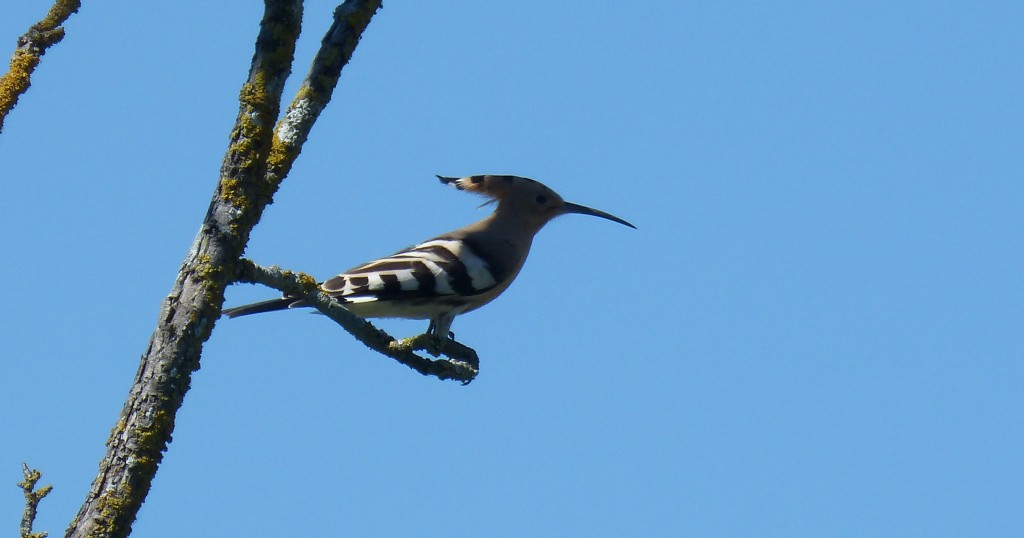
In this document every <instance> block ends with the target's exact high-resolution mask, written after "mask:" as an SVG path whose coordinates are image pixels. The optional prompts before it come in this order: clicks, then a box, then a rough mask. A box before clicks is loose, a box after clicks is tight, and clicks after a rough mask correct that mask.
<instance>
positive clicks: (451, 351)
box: [238, 260, 480, 385]
mask: <svg viewBox="0 0 1024 538" xmlns="http://www.w3.org/2000/svg"><path fill="white" fill-rule="evenodd" d="M238 281H239V282H249V283H254V284H263V285H264V286H269V287H271V288H274V289H277V290H280V291H281V292H282V293H285V294H287V295H289V296H294V297H299V298H302V299H303V300H305V301H306V302H307V303H309V304H310V306H312V307H314V308H316V309H317V310H319V311H320V312H321V313H323V314H324V315H326V316H327V317H329V318H331V319H332V320H333V321H334V322H335V323H337V324H338V325H341V326H342V328H344V329H345V330H346V331H348V332H350V333H351V334H352V335H353V336H355V337H356V339H358V340H359V341H360V342H362V343H363V344H365V345H366V347H368V348H370V349H372V350H374V351H376V352H378V353H381V354H383V355H385V356H388V357H391V358H392V359H395V360H396V361H398V362H400V363H402V364H404V365H406V366H408V367H409V368H412V369H413V370H416V371H417V372H419V373H421V374H423V375H426V376H431V375H432V376H434V377H437V378H438V379H442V380H444V379H455V380H458V381H462V383H463V384H464V385H465V384H468V383H469V382H470V381H473V379H474V378H475V377H476V375H477V373H478V371H479V368H480V359H479V358H477V354H476V351H474V350H473V349H472V348H469V347H466V346H464V345H462V344H460V343H458V342H455V341H452V340H447V341H446V342H445V343H444V346H443V347H441V348H440V349H438V339H437V338H436V337H434V336H431V335H426V334H421V335H419V336H416V337H413V338H408V339H405V340H396V339H395V338H394V337H393V336H391V335H389V334H388V333H386V332H384V331H382V330H380V329H378V328H376V327H374V326H373V324H371V323H370V322H368V321H366V320H365V319H363V318H361V317H359V316H356V315H355V314H353V313H352V312H349V311H348V310H346V309H345V307H344V306H342V305H341V303H339V302H338V301H336V300H334V299H332V298H331V297H330V296H329V295H327V294H326V293H324V292H323V291H321V290H320V287H319V286H318V285H317V283H316V280H315V279H313V277H311V276H309V275H306V274H303V273H293V272H291V271H286V270H282V269H280V268H278V267H260V266H259V265H256V264H254V263H252V262H251V261H249V260H242V264H241V266H240V267H239V270H238ZM419 350H425V351H427V352H429V353H431V354H432V355H434V356H435V357H436V356H437V355H438V354H443V355H445V356H447V357H449V358H450V359H452V360H444V359H439V360H431V359H428V358H426V357H421V356H419V355H417V354H416V353H414V352H415V351H419Z"/></svg>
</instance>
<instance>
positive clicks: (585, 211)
mask: <svg viewBox="0 0 1024 538" xmlns="http://www.w3.org/2000/svg"><path fill="white" fill-rule="evenodd" d="M562 213H579V214H580V215H593V216H595V217H601V218H602V219H608V220H610V221H612V222H618V223H619V224H622V225H625V226H629V227H630V228H633V229H634V230H635V229H636V226H633V225H632V224H630V223H628V222H626V221H625V220H622V219H620V218H619V217H616V216H615V215H612V214H611V213H605V212H604V211H600V210H597V209H594V208H592V207H587V206H585V205H580V204H574V203H572V202H566V203H565V205H563V206H562Z"/></svg>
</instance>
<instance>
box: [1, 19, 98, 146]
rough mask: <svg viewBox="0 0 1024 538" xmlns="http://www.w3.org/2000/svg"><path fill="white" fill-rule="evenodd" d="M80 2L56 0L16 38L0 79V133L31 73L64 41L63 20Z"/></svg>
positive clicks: (29, 82) (27, 83)
mask: <svg viewBox="0 0 1024 538" xmlns="http://www.w3.org/2000/svg"><path fill="white" fill-rule="evenodd" d="M81 5H82V2H81V1H80V0H56V1H55V2H54V3H53V5H52V6H50V11H49V12H48V13H47V14H46V17H45V18H43V20H41V21H39V22H37V23H35V24H33V25H32V26H31V27H30V28H29V29H28V32H25V35H23V36H21V37H19V38H18V48H16V49H14V54H13V55H12V56H11V66H10V70H9V71H8V72H7V73H6V74H4V76H3V77H0V132H3V130H4V119H6V118H7V114H8V113H9V112H10V111H11V110H13V109H14V106H15V105H17V104H18V98H19V97H21V95H22V94H24V93H25V92H26V91H28V87H29V86H31V85H32V72H33V71H35V70H36V66H38V65H39V62H40V61H42V57H43V54H46V49H48V48H50V47H51V46H53V45H56V44H57V43H60V41H61V40H62V39H64V27H63V26H61V25H62V24H64V21H66V20H68V17H70V16H71V14H72V13H75V12H77V11H78V8H79V7H81Z"/></svg>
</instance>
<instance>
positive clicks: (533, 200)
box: [223, 175, 636, 342]
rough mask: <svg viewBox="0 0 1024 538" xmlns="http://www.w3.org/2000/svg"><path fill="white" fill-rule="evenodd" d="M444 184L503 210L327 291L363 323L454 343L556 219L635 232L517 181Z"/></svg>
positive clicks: (331, 283)
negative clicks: (466, 320)
mask: <svg viewBox="0 0 1024 538" xmlns="http://www.w3.org/2000/svg"><path fill="white" fill-rule="evenodd" d="M437 178H438V179H440V180H441V183H443V184H445V185H451V186H453V187H455V188H456V189H458V190H461V191H468V192H472V193H476V194H480V195H483V196H485V197H487V198H490V200H489V201H488V202H487V203H485V205H487V204H490V203H495V202H496V203H497V207H496V208H495V209H494V212H493V213H491V215H490V216H488V217H487V218H485V219H483V220H481V221H479V222H475V223H473V224H470V225H469V226H466V227H465V228H460V229H458V230H455V231H452V232H449V233H446V234H442V235H439V236H437V237H435V238H433V239H430V240H428V241H425V242H423V243H420V244H418V245H415V246H413V247H409V248H407V249H405V250H400V251H398V252H396V253H394V254H392V255H390V256H388V257H386V258H381V259H379V260H374V261H371V262H369V263H365V264H363V265H360V266H357V267H354V268H352V269H349V270H348V271H345V272H344V273H341V274H340V275H337V276H335V277H332V278H329V279H327V280H326V281H325V282H324V283H323V284H321V286H320V287H321V289H323V291H324V292H325V293H327V294H328V295H330V296H331V297H333V298H334V299H336V300H337V301H338V302H340V303H341V304H342V306H344V307H345V308H346V309H348V310H349V311H351V312H352V313H353V314H355V315H357V316H360V317H364V318H406V319H429V320H430V326H429V328H428V329H427V334H432V335H434V336H435V337H437V338H438V339H439V341H441V342H443V341H444V338H446V337H451V336H450V331H451V326H452V321H453V320H454V319H455V316H458V315H460V314H465V313H466V312H470V311H472V310H476V309H477V308H480V307H481V306H484V305H485V304H487V303H489V302H491V301H493V300H494V299H495V298H496V297H497V296H499V295H501V293H502V292H503V291H505V290H506V289H508V287H509V285H510V284H512V281H513V280H515V278H516V276H518V275H519V271H520V270H521V269H522V268H523V264H524V263H525V262H526V256H527V255H528V254H529V253H530V245H531V244H532V243H533V237H534V235H536V234H537V232H539V231H540V229H541V228H543V227H544V225H545V224H547V223H548V222H549V221H551V219H553V218H555V217H557V216H560V215H566V214H569V213H577V214H581V215H592V216H595V217H601V218H603V219H608V220H610V221H613V222H617V223H619V224H623V225H625V226H629V227H630V228H634V229H635V228H636V226H633V225H632V224H630V223H628V222H626V221H625V220H622V219H620V218H619V217H616V216H614V215H611V214H609V213H605V212H604V211H599V210H597V209H592V208H589V207H586V206H582V205H579V204H574V203H571V202H566V201H565V200H563V199H562V197H561V196H559V195H558V194H557V193H556V192H555V191H553V190H551V189H549V188H548V187H546V186H545V185H543V184H541V183H540V182H538V181H534V180H532V179H528V178H525V177H517V176H491V175H483V176H469V177H462V178H454V177H444V176H437ZM302 306H309V305H308V304H306V303H305V302H304V301H302V300H301V299H298V298H294V297H288V296H285V297H283V298H280V299H272V300H269V301H263V302H259V303H253V304H248V305H243V306H238V307H235V308H228V309H225V310H224V312H223V313H224V315H226V316H228V317H229V318H235V317H238V316H246V315H249V314H258V313H262V312H271V311H275V310H284V309H286V308H296V307H302Z"/></svg>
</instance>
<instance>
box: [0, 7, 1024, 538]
mask: <svg viewBox="0 0 1024 538" xmlns="http://www.w3.org/2000/svg"><path fill="white" fill-rule="evenodd" d="M48 5H49V4H48V1H45V0H22V1H17V2H7V5H5V7H4V9H3V12H4V13H3V17H0V43H2V47H0V53H2V55H3V56H4V57H7V56H8V55H9V54H10V52H11V50H13V46H14V43H15V39H16V38H17V36H18V35H21V33H23V32H24V31H25V29H26V28H27V27H28V26H29V25H30V24H31V23H32V22H34V21H36V20H38V19H39V18H41V17H42V15H43V14H44V13H45V11H46V9H47V7H48ZM333 6H334V4H333V3H331V2H323V1H311V2H307V7H306V19H305V24H304V33H303V36H302V41H301V44H300V49H299V51H298V58H297V64H296V65H297V67H296V69H295V74H294V75H293V78H294V79H298V78H300V77H301V76H302V75H303V74H304V73H305V71H306V67H307V66H308V64H309V60H310V58H311V56H312V53H313V51H314V50H315V48H316V46H317V45H318V43H319V40H320V37H321V35H322V33H323V31H324V29H325V28H326V27H327V25H328V24H329V14H330V12H331V10H332V9H333ZM260 9H261V8H260V5H259V3H258V2H241V1H225V2H191V1H187V2H170V3H168V2H164V3H159V2H157V3H152V2H150V3H145V4H140V3H138V2H128V1H125V0H115V1H111V2H89V3H86V5H85V7H84V8H83V9H82V11H81V13H79V14H77V15H75V16H74V17H73V18H72V19H71V20H70V22H69V24H68V25H67V31H68V36H67V38H66V39H65V41H64V42H63V43H61V44H59V45H58V46H57V47H55V48H54V49H52V50H51V51H50V52H49V53H47V55H46V56H45V58H44V61H43V63H42V65H41V67H40V69H39V70H38V71H37V72H36V75H35V78H34V79H33V87H32V88H31V90H30V91H29V92H28V94H27V95H26V96H24V97H23V98H22V100H21V102H20V104H19V105H18V107H17V108H16V109H15V111H14V112H13V113H12V115H11V116H10V117H9V119H8V120H7V123H6V128H5V132H4V133H3V134H2V135H0V164H2V172H0V175H2V179H3V181H2V185H3V192H4V194H3V196H2V201H0V204H2V210H0V229H2V230H3V231H4V232H3V234H2V237H3V251H4V253H5V254H4V263H2V264H0V280H2V281H3V282H4V283H5V292H4V299H5V306H6V307H5V308H4V309H3V310H2V314H0V327H2V328H3V329H2V331H3V333H2V336H3V346H2V348H3V350H2V354H3V357H2V361H0V427H2V429H3V431H4V432H5V433H4V434H3V435H2V436H0V521H4V522H6V523H4V525H6V528H7V529H9V530H13V529H15V528H16V525H17V521H18V517H19V515H20V511H21V506H22V500H21V496H20V491H19V490H18V489H17V488H16V487H14V484H15V483H16V482H17V481H18V480H19V479H20V463H21V462H22V461H27V462H29V463H30V464H31V465H33V466H35V467H39V468H40V469H42V470H43V472H44V481H45V482H48V483H52V484H54V486H55V491H54V493H53V494H52V495H51V496H50V498H48V499H47V500H46V501H45V503H44V504H43V506H42V510H41V514H40V517H39V520H38V527H39V528H40V529H42V530H47V531H49V532H51V533H52V535H54V536H58V535H60V534H61V532H62V530H63V529H64V527H65V525H66V524H67V523H68V521H69V520H70V518H71V517H72V516H73V515H74V513H75V512H76V510H77V508H78V506H79V504H80V503H81V501H82V499H83V498H84V495H85V492H86V490H87V489H88V487H89V485H90V483H91V481H92V479H93V477H94V475H95V473H96V469H97V462H98V460H99V458H100V456H101V454H102V453H103V448H104V447H103V442H104V440H105V438H106V437H107V435H108V433H109V431H110V429H111V427H112V426H113V425H114V422H115V420H116V418H117V416H118V413H119V411H120V409H121V404H122V402H123V401H124V398H125V396H126V394H127V390H128V387H129V385H130V383H131V381H132V378H133V376H134V374H135V371H136V367H137V365H138V357H139V355H140V354H141V353H142V352H143V351H144V349H145V346H146V342H147V340H148V338H149V335H150V332H151V331H152V329H153V327H154V325H155V321H156V315H157V309H158V307H159V305H160V302H161V300H162V299H163V297H164V296H165V295H166V294H167V292H168V291H169V290H170V289H171V285H172V282H173V280H174V276H175V274H176V272H177V270H178V267H179V265H180V263H181V261H182V259H183V258H184V255H185V253H186V251H187V249H188V247H189V245H190V244H191V241H192V239H193V237H194V236H195V233H196V231H197V230H198V226H199V223H200V221H201V219H202V217H203V214H204V212H205V210H206V207H207V203H208V201H209V199H210V196H211V194H212V190H213V187H214V183H215V181H216V179H217V176H218V167H219V165H220V160H221V157H222V156H223V153H224V150H225V147H226V142H227V136H228V131H229V129H230V128H231V125H232V122H233V120H234V117H235V114H236V112H237V95H238V89H239V85H240V83H241V82H242V80H243V78H244V76H245V73H246V71H247V69H248V67H249V60H250V58H251V56H252V45H253V40H254V37H255V35H256V31H257V23H258V21H259V18H260V16H261V11H260ZM1021 28H1024V3H1021V2H1019V1H1006V2H996V1H993V2H981V3H978V2H895V3H893V2H858V3H838V2H774V3H770V4H769V3H763V2H713V3H712V2H675V1H673V2H668V1H665V2H648V3H643V4H642V5H632V4H629V3H621V2H614V3H613V2H606V3H600V2H581V1H566V2H541V1H523V2H407V1H397V0H393V1H390V2H387V3H386V6H385V9H384V10H383V11H381V12H380V13H379V14H378V15H377V16H376V18H375V19H374V21H373V23H372V25H371V26H370V28H369V30H368V31H367V33H366V34H365V36H364V39H363V41H362V43H361V44H360V46H359V49H358V50H357V51H356V56H355V58H354V61H353V62H352V64H351V65H350V66H349V67H348V68H347V69H346V70H345V72H344V74H343V76H342V80H341V84H340V87H339V90H338V91H337V93H336V94H335V98H334V101H333V102H332V103H331V105H330V107H329V108H328V109H327V110H326V111H325V113H324V114H323V116H322V117H321V119H320V122H319V123H318V124H317V126H316V127H315V130H314V132H313V133H312V136H311V139H310V141H309V143H308V144H307V145H306V146H305V150H304V151H303V154H302V155H301V157H300V159H299V161H298V163H297V165H296V166H295V168H294V170H293V171H292V173H291V175H290V177H289V178H288V179H287V181H286V182H285V183H284V185H283V187H282V189H281V191H280V192H279V193H278V195H277V197H276V202H275V204H274V205H272V206H271V207H270V208H269V209H268V210H267V212H266V213H265V215H264V218H263V222H262V223H261V224H260V225H259V226H258V227H257V229H256V231H255V232H254V234H253V236H252V241H251V243H250V247H249V250H248V255H250V256H251V257H252V258H253V259H255V260H256V261H258V262H260V263H264V264H278V265H282V266H285V267H288V268H292V269H296V270H303V271H306V272H309V273H312V274H314V275H317V276H320V277H328V276H331V275H333V274H334V273H336V272H338V271H340V270H343V269H346V268H348V267H351V266H353V265H355V264H357V263H359V262H362V261H365V260H367V259H370V258H372V257H375V256H379V255H383V254H387V253H390V252H392V251H394V250H396V249H398V248H401V247H404V246H407V245H409V244H412V243H415V242H417V241H419V240H422V239H425V238H427V237H430V236H432V235H434V234H437V233H440V232H444V231H447V230H450V229H454V228H457V227H459V226H462V225H464V224H466V223H469V222H471V221H473V220H475V219H478V218H482V217H483V216H484V215H486V211H487V210H486V209H477V205H478V204H479V200H478V199H476V198H474V197H471V196H468V195H465V194H462V193H458V192H455V191H452V190H450V189H445V188H442V187H441V186H440V185H439V184H438V183H437V181H436V180H435V179H434V177H433V175H434V174H447V175H468V174H473V173H489V172H494V173H513V174H519V175H526V176H530V177H533V178H535V179H538V180H541V181H543V182H545V183H547V184H548V185H550V186H551V187H552V188H554V189H555V190H557V191H558V192H560V193H561V194H563V195H564V196H565V198H566V199H568V200H571V201H575V202H579V203H582V204H586V205H591V206H593V207H597V208H600V209H603V210H606V211H609V212H612V213H615V214H616V215H619V216H621V217H623V218H626V219H628V220H630V221H632V222H634V223H635V224H636V225H637V226H638V227H639V230H630V229H628V228H625V227H621V226H616V225H614V224H612V223H609V222H606V221H602V220H598V219H593V218H586V217H565V218H563V219H559V220H557V221H555V222H554V223H552V224H551V225H550V226H549V227H548V228H547V229H545V230H544V231H543V232H542V233H541V235H540V236H539V237H538V240H537V242H536V243H535V246H534V251H533V253H532V256H531V259H530V260H529V262H528V263H527V266H526V269H525V270H524V272H523V274H522V275H521V276H520V277H519V280H518V281H517V282H516V283H515V284H514V285H513V286H512V288H511V289H510V290H509V291H508V292H507V293H506V294H505V295H504V296H503V297H501V298H500V299H499V300H498V301H496V302H495V303H493V304H491V305H490V306H488V307H486V308H484V309H483V310H480V311H478V312H475V313H472V314H469V315H467V316H464V317H460V318H459V319H457V320H456V322H455V325H454V330H455V331H456V333H457V334H458V336H459V339H460V340H462V341H464V342H466V343H467V344H469V345H472V346H473V347H475V348H476V349H477V351H478V352H479V353H480V355H481V357H482V371H481V374H480V376H479V378H478V379H477V381H475V382H474V383H473V384H471V385H470V386H468V387H462V386H459V385H458V384H457V383H451V382H448V383H442V382H438V381H437V380H434V379H432V378H429V379H428V378H423V377H420V376H419V375H417V374H415V373H414V372H412V371H411V370H408V369H407V368H405V367H403V366H400V365H397V364H396V363H394V362H392V361H390V360H389V359H385V358H382V357H380V356H377V355H375V354H373V353H372V352H370V351H368V350H366V349H365V348H364V347H363V346H362V345H361V344H359V343H357V342H355V341H354V340H353V339H352V338H351V337H349V336H348V335H347V334H346V333H344V332H342V331H341V330H340V329H339V328H337V327H336V326H334V325H333V324H331V323H330V322H328V321H327V320H325V319H323V318H321V317H318V316H312V315H307V314H304V313H301V312H286V313H279V314H268V315H265V316H257V317H251V318H243V319H238V320H231V321H230V322H222V323H219V324H218V325H217V327H216V329H215V332H214V334H213V337H212V339H211V340H210V342H209V343H208V344H207V346H206V348H205V353H204V355H203V362H202V369H201V370H200V371H198V372H197V373H196V374H195V376H194V379H193V383H192V390H191V391H190V392H189V393H188V396H187V398H186V401H185V405H184V408H183V409H182V411H181V413H180V414H179V416H178V421H177V427H176V429H175V432H174V442H173V443H172V444H171V446H170V450H169V451H168V452H167V454H166V457H165V459H164V463H163V465H162V466H161V468H160V472H159V473H158V475H157V479H156V481H155V483H154V485H153V491H152V493H151V494H150V496H149V498H148V500H147V502H146V504H145V505H144V507H143V509H142V511H141V513H140V514H139V520H138V521H137V523H136V525H135V529H136V533H137V535H138V536H147V537H176V536H190V535H191V536H196V535H203V536H255V537H271V536H296V535H301V534H309V535H317V536H338V535H351V536H388V537H391V536H467V537H468V536H491V537H520V536H595V537H603V536H609V537H611V536H658V537H661V536H665V537H669V536H684V535H687V536H723V537H733V536H735V537H746V536H786V537H792V536H808V537H811V536H813V537H817V536H851V537H852V536H858V537H859V536H900V537H905V536H1011V535H1017V534H1019V533H1020V530H1021V529H1022V528H1024V512H1022V510H1021V506H1024V463H1022V456H1021V454H1024V426H1022V424H1024V423H1022V421H1021V409H1024V390H1022V389H1024V339H1022V331H1021V327H1022V321H1024V280H1022V279H1024V209H1022V201H1024V157H1022V156H1024V151H1022V148H1024V75H1022V70H1021V58H1022V57H1024V33H1022V32H1021ZM295 83H296V81H295V80H293V81H292V84H291V85H290V89H289V92H288V95H291V93H292V92H293V91H294V90H293V88H294V86H295ZM274 295H275V292H273V291H270V290H267V289H262V288H258V287H254V286H241V287H237V288H232V289H231V290H229V296H228V302H229V304H239V303H241V302H244V301H251V300H257V299H262V298H265V297H271V296H274ZM382 325H383V326H384V327H386V328H387V329H389V330H391V331H393V332H394V333H396V334H398V335H402V336H406V335H411V334H415V333H417V332H420V331H422V330H423V329H425V327H426V323H420V322H391V323H384V324H382Z"/></svg>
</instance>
